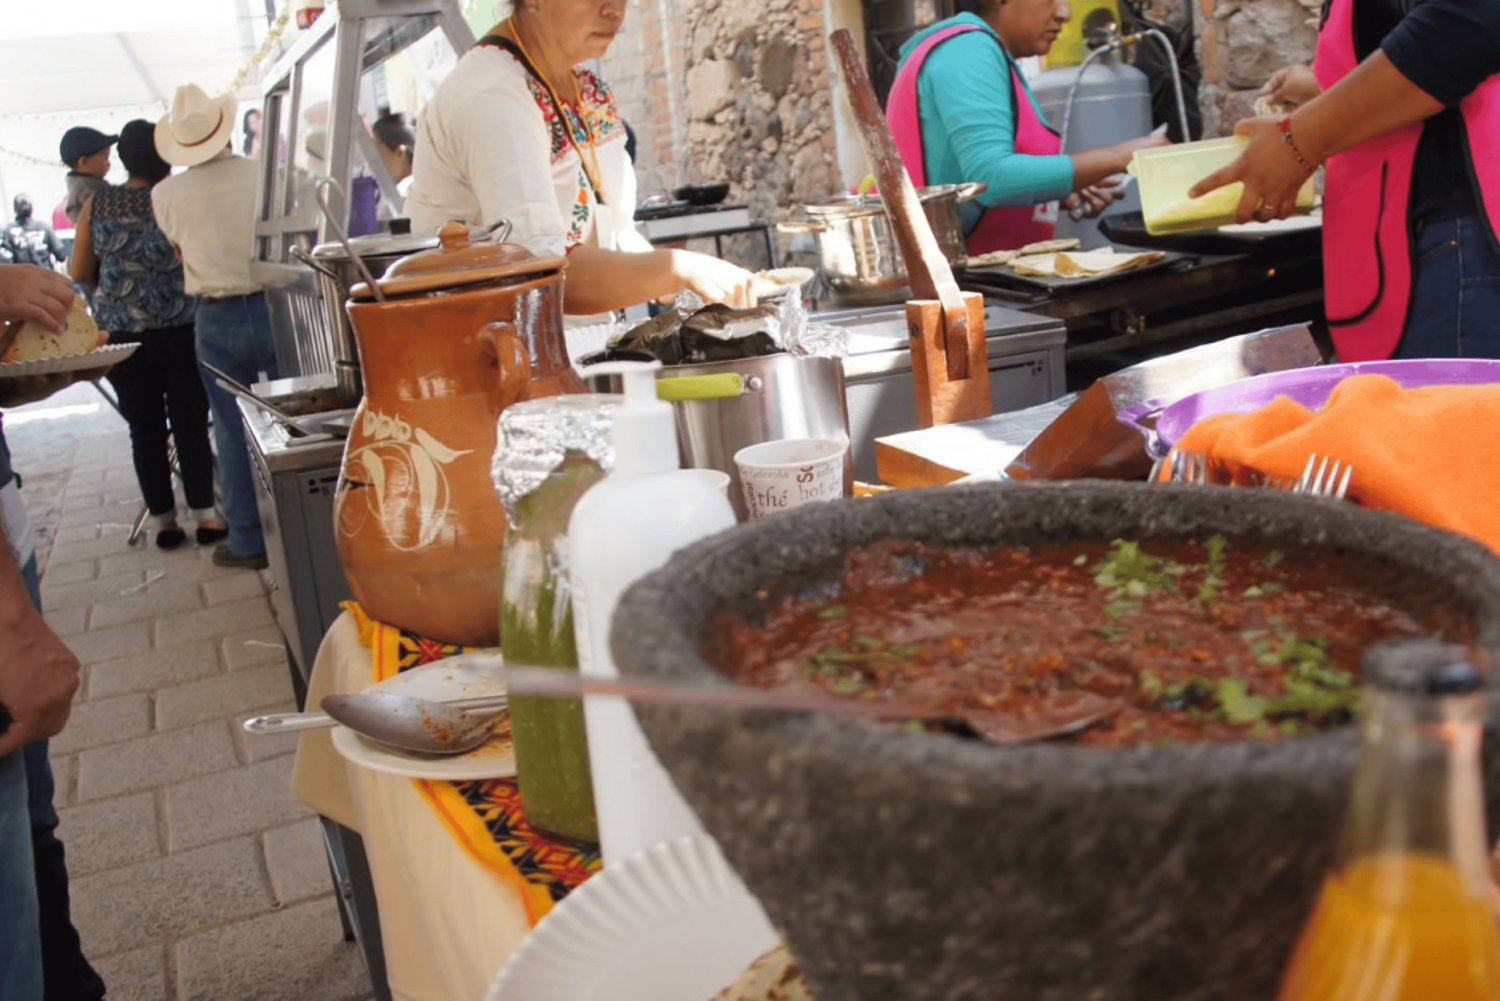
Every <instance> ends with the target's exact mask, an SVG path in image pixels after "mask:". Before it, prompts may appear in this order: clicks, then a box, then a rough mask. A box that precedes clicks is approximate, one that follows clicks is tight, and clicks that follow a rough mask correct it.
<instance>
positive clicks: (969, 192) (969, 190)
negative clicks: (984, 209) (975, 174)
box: [958, 181, 990, 204]
mask: <svg viewBox="0 0 1500 1001" xmlns="http://www.w3.org/2000/svg"><path fill="white" fill-rule="evenodd" d="M989 189H990V186H989V185H988V184H986V183H984V182H983V181H967V182H965V183H963V184H960V185H959V186H958V201H959V203H960V204H962V203H964V202H972V201H973V200H974V199H976V198H978V197H979V196H980V195H982V194H984V193H985V192H986V191H988V190H989Z"/></svg>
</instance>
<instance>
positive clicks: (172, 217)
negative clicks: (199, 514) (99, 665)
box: [151, 84, 276, 569]
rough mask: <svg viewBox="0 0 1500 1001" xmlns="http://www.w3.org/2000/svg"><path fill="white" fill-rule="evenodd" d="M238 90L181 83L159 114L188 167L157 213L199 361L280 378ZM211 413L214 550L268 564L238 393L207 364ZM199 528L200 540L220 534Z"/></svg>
mask: <svg viewBox="0 0 1500 1001" xmlns="http://www.w3.org/2000/svg"><path fill="white" fill-rule="evenodd" d="M235 110H236V109H235V100H234V97H233V95H230V94H225V95H223V96H222V97H209V96H208V95H207V94H206V93H204V92H203V88H201V87H199V86H197V85H196V84H187V85H186V86H182V87H178V88H177V93H176V94H175V95H173V97H172V109H171V111H170V112H168V113H167V116H166V117H165V118H163V119H162V120H161V121H159V122H157V123H156V150H157V152H158V153H160V154H161V156H162V159H163V160H166V161H167V162H168V163H173V164H177V165H178V166H180V167H187V168H188V169H187V170H186V171H185V172H182V173H179V174H175V175H173V176H172V177H169V178H167V179H166V180H164V181H162V182H161V183H159V184H157V186H156V188H155V189H154V190H153V191H152V195H151V200H152V205H153V207H154V209H155V212H156V222H157V224H158V225H159V226H161V228H162V232H164V233H166V234H167V239H169V240H171V241H172V243H173V244H174V245H175V246H176V247H177V250H178V253H180V254H181V255H182V266H183V273H184V278H185V282H184V284H185V287H186V290H187V292H188V294H189V295H194V296H197V297H198V312H197V318H196V320H195V321H194V333H195V337H194V343H195V346H196V348H197V351H198V359H199V361H202V362H206V363H207V364H209V365H212V366H214V367H215V368H217V369H219V370H221V371H223V372H224V373H226V374H228V375H229V376H231V377H233V378H234V379H236V380H238V381H240V382H242V383H244V384H246V385H250V384H251V383H253V382H255V381H256V379H257V378H258V377H259V375H260V373H262V372H264V373H265V374H266V376H267V377H268V378H272V379H274V378H276V349H275V347H274V346H273V344H272V341H271V320H270V316H269V314H268V313H267V311H266V298H265V295H264V293H263V291H262V287H261V283H260V282H258V281H257V280H256V279H255V278H254V277H253V276H252V275H251V274H250V259H251V255H252V253H253V248H254V242H255V182H256V165H255V162H254V161H253V160H247V159H246V158H245V157H242V156H238V155H236V154H235V152H234V150H233V149H232V148H231V147H230V145H229V140H230V136H231V134H232V133H233V131H234V121H235ZM201 374H202V376H203V384H204V386H205V387H207V389H208V401H209V405H210V407H211V408H212V410H213V415H214V443H215V445H216V449H217V451H218V456H219V488H220V493H221V494H222V496H223V500H224V514H225V517H226V518H227V520H228V522H229V538H228V540H227V541H225V542H223V543H221V544H220V545H219V546H218V547H217V548H216V549H215V550H214V562H215V563H217V564H218V565H219V566H233V567H251V568H257V569H258V568H260V567H263V566H265V565H266V544H265V540H264V538H263V537H262V536H261V530H260V514H259V512H258V511H257V510H256V507H255V487H254V480H253V479H252V474H251V471H250V459H249V455H248V453H247V452H246V450H245V429H244V425H243V424H241V423H240V414H239V409H238V408H237V407H236V405H235V400H234V396H233V395H232V394H231V393H230V392H229V391H228V390H225V389H222V388H220V387H219V384H218V382H217V381H216V379H215V377H214V376H213V375H212V374H210V373H209V372H208V371H207V370H206V369H205V370H202V372H201ZM206 531H207V530H205V529H203V528H199V530H198V533H199V538H198V541H199V542H200V543H208V542H213V541H217V539H218V538H221V537H222V536H220V535H218V534H216V533H214V532H209V533H208V535H209V537H205V532H206Z"/></svg>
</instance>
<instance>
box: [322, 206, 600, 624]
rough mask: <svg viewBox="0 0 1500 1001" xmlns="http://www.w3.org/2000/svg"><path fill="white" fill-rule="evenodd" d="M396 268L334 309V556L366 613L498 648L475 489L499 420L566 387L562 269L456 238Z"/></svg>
mask: <svg viewBox="0 0 1500 1001" xmlns="http://www.w3.org/2000/svg"><path fill="white" fill-rule="evenodd" d="M439 236H440V237H441V240H442V246H441V247H439V248H437V249H434V250H429V251H424V252H422V253H420V254H414V255H413V256H411V257H408V258H405V259H403V260H401V261H398V262H397V263H396V264H394V265H392V266H391V269H390V270H389V271H388V272H387V273H386V275H385V277H384V278H382V279H380V281H379V283H378V284H379V286H380V289H381V291H382V292H383V293H384V294H385V297H386V298H385V300H384V301H376V300H375V298H374V296H373V294H372V292H371V290H370V288H369V287H368V286H367V285H356V286H355V287H354V289H353V290H352V292H351V298H350V301H349V304H348V310H349V319H350V320H351V321H352V323H353V325H354V333H355V336H356V338H357V339H358V341H359V353H360V360H361V363H362V365H363V369H364V381H365V396H364V400H363V401H362V402H361V403H360V405H359V409H358V411H357V412H356V413H355V415H354V421H353V426H352V428H351V429H350V432H349V441H348V445H347V446H346V448H345V450H344V463H343V468H342V469H341V471H340V475H339V484H338V491H337V494H336V496H335V498H334V529H335V537H336V541H337V544H338V551H339V559H340V561H341V562H342V563H343V567H344V573H345V575H346V576H347V577H348V578H349V587H350V589H351V590H352V591H353V592H354V597H355V598H356V599H358V601H359V603H360V605H361V606H362V607H363V608H364V610H365V611H366V612H367V613H368V614H370V615H371V616H373V617H374V618H376V619H378V620H380V621H382V622H386V623H388V624H390V625H394V626H400V627H401V628H403V629H407V630H410V631H412V632H415V633H417V634H419V635H421V636H424V637H427V638H430V639H435V640H442V641H445V642H449V643H463V644H469V645H477V646H493V645H495V643H496V642H498V640H499V619H498V613H497V611H496V609H497V608H498V607H499V575H500V552H501V547H502V544H503V541H504V538H505V509H504V508H502V507H501V506H500V500H499V498H497V497H496V496H495V488H494V484H493V483H492V482H491V480H490V461H491V459H492V457H493V455H494V451H495V428H496V421H497V420H498V418H499V416H500V412H501V411H502V410H504V409H505V408H506V407H508V406H510V405H511V404H512V403H516V402H518V401H520V400H527V399H535V398H537V397H540V396H552V395H555V394H557V393H567V392H580V391H582V389H583V385H582V383H581V382H580V381H579V380H578V378H577V377H576V376H575V375H574V374H573V371H572V369H571V368H570V367H569V365H568V355H567V350H566V347H565V345H564V341H563V321H562V299H563V280H562V268H563V261H562V259H561V258H538V257H536V256H534V255H532V254H531V253H530V252H529V251H527V250H526V249H525V248H523V247H520V246H517V245H515V244H505V243H500V244H495V243H475V244H471V243H470V242H469V236H468V230H467V228H466V227H463V226H461V225H458V224H456V223H453V224H449V226H445V227H444V228H443V230H442V232H441V233H440V234H439Z"/></svg>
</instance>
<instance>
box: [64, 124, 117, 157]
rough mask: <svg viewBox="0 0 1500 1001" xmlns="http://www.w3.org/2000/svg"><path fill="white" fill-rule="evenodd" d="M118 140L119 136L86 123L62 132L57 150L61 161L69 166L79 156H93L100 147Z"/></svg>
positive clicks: (103, 147)
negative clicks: (107, 133) (110, 134)
mask: <svg viewBox="0 0 1500 1001" xmlns="http://www.w3.org/2000/svg"><path fill="white" fill-rule="evenodd" d="M119 141H120V137H119V136H107V135H105V134H104V133H103V132H100V131H99V130H98V129H91V128H89V127H88V126H87V125H75V126H73V127H72V128H71V129H69V130H68V131H66V132H64V133H63V137H62V142H61V143H59V144H58V147H57V152H58V155H59V156H61V157H62V162H63V163H65V164H67V165H68V166H70V167H71V166H73V164H75V163H77V162H78V158H79V157H81V156H93V155H94V154H95V153H97V152H99V151H100V150H101V149H105V148H107V147H109V146H113V145H114V144H115V143H117V142H119Z"/></svg>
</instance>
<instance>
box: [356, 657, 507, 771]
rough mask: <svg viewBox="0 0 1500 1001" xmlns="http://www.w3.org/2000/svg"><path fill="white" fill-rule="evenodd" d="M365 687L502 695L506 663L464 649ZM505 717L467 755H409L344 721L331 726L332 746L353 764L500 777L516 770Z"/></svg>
mask: <svg viewBox="0 0 1500 1001" xmlns="http://www.w3.org/2000/svg"><path fill="white" fill-rule="evenodd" d="M365 691H367V692H373V691H382V692H398V693H400V694H402V695H412V696H415V697H416V698H419V699H436V700H448V699H472V698H478V697H479V696H482V695H503V694H505V666H504V664H502V663H501V661H500V657H499V656H498V655H497V654H493V653H465V654H459V655H458V656H457V657H445V658H444V659H442V660H435V661H433V662H432V663H431V664H423V665H422V666H421V667H414V668H412V669H410V670H408V671H402V672H401V673H400V674H398V675H396V676H395V677H394V678H387V679H386V680H384V681H382V682H380V683H379V684H378V685H371V686H370V687H369V688H367V689H365ZM508 722H509V721H505V723H503V724H502V725H501V727H500V732H499V733H498V734H497V735H496V736H495V737H492V738H491V739H490V740H489V741H488V742H486V743H483V744H480V745H479V746H478V747H476V748H475V749H474V750H472V751H469V752H467V753H465V754H455V755H451V756H447V757H436V756H432V755H426V754H407V753H406V752H405V751H398V750H397V749H396V748H394V747H387V746H385V745H384V744H377V743H375V742H374V741H371V740H366V739H365V738H363V737H361V736H360V735H359V734H357V733H355V732H354V731H353V730H351V729H349V728H348V727H346V726H336V727H334V728H333V746H334V747H336V748H338V752H339V753H340V754H342V755H343V756H344V757H345V758H346V759H348V760H349V761H352V762H354V763H355V764H356V765H363V766H364V767H366V768H373V769H374V770H375V771H377V772H386V773H387V774H390V775H403V776H405V777H406V778H411V779H447V780H449V781H451V782H466V781H469V780H471V779H501V778H507V777H509V776H511V775H514V774H516V755H515V752H514V750H512V748H511V744H510V727H509V725H508Z"/></svg>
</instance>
